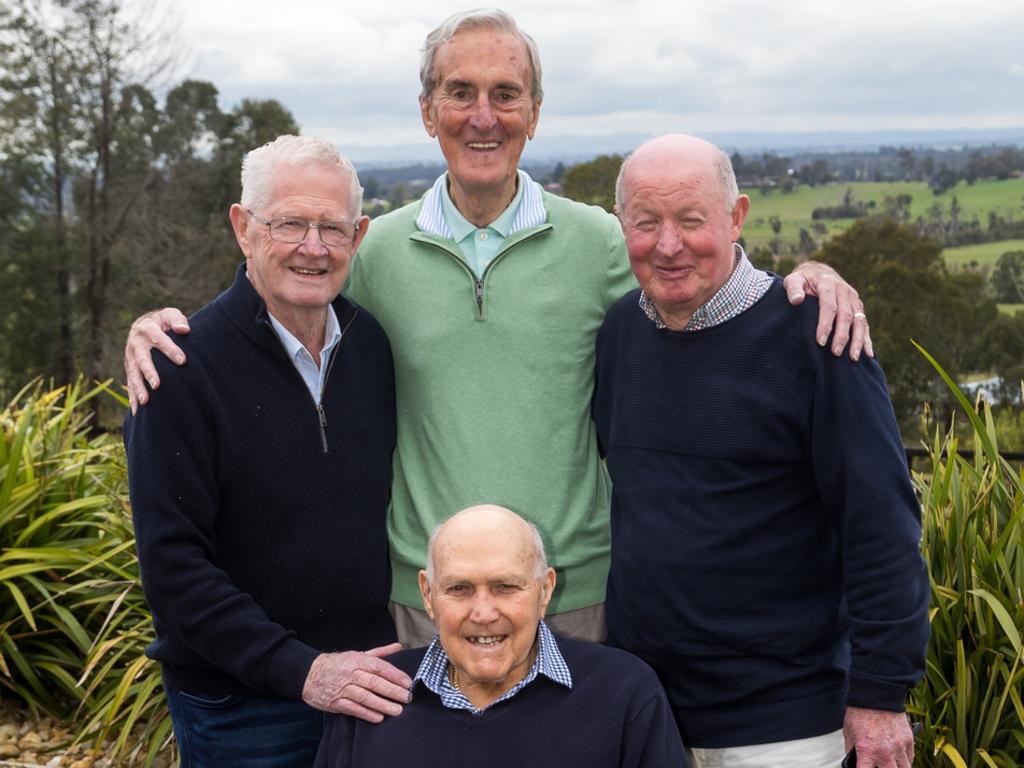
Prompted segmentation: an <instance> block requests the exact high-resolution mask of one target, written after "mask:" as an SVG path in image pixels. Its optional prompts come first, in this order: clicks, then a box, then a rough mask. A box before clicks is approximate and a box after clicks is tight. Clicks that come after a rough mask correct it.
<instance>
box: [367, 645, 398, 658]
mask: <svg viewBox="0 0 1024 768" xmlns="http://www.w3.org/2000/svg"><path fill="white" fill-rule="evenodd" d="M400 650H402V644H401V643H389V644H388V645H382V646H380V647H379V648H371V649H370V650H368V651H364V653H366V654H367V655H369V656H376V657H377V658H383V657H385V656H390V655H391V654H393V653H398V652H399V651H400Z"/></svg>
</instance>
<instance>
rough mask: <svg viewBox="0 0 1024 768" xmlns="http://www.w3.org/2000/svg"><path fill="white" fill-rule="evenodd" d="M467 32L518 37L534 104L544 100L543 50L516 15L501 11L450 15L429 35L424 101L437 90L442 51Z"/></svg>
mask: <svg viewBox="0 0 1024 768" xmlns="http://www.w3.org/2000/svg"><path fill="white" fill-rule="evenodd" d="M466 29H495V30H498V31H499V32H507V33H508V34H510V35H515V36H516V37H518V38H519V39H520V40H522V41H523V45H525V46H526V53H527V56H528V58H529V60H530V98H531V99H532V101H533V103H534V104H539V103H540V101H541V99H542V98H544V89H543V88H542V87H541V82H540V80H541V73H540V51H538V50H537V43H536V42H535V41H534V39H533V38H532V37H530V36H529V35H528V34H526V33H525V32H524V31H523V30H521V29H520V28H519V25H518V24H516V20H515V19H513V18H512V16H510V15H509V14H508V13H506V12H505V11H502V10H499V9H498V8H489V9H477V10H474V11H461V12H459V13H456V14H455V15H453V16H449V17H448V18H447V19H445V20H444V21H443V22H441V26H439V27H438V28H437V29H435V30H434V31H433V32H431V33H430V34H429V35H427V39H426V41H424V43H423V50H422V51H421V56H420V86H421V87H422V90H421V91H420V98H421V99H429V98H430V97H431V95H433V93H434V88H436V87H437V81H436V80H435V79H434V59H435V58H436V57H437V50H438V48H440V47H441V46H442V45H444V44H445V43H447V42H450V41H451V39H452V38H453V37H455V35H456V33H458V32H462V31H463V30H466Z"/></svg>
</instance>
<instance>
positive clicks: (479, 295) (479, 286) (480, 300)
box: [476, 280, 484, 309]
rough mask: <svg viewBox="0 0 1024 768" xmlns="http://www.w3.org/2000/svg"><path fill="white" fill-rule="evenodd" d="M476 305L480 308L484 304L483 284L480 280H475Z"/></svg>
mask: <svg viewBox="0 0 1024 768" xmlns="http://www.w3.org/2000/svg"><path fill="white" fill-rule="evenodd" d="M476 305H477V307H479V308H481V309H482V308H483V306H484V284H483V281H482V280H477V281H476Z"/></svg>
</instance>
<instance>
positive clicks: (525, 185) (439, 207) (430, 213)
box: [416, 170, 548, 240]
mask: <svg viewBox="0 0 1024 768" xmlns="http://www.w3.org/2000/svg"><path fill="white" fill-rule="evenodd" d="M516 173H518V174H519V189H521V190H522V191H523V194H522V198H520V196H519V193H518V192H517V193H516V196H515V197H514V198H513V199H512V202H511V203H510V204H509V206H510V207H511V206H513V205H516V204H517V201H518V205H519V210H517V211H516V214H515V218H513V219H512V224H511V226H509V228H508V232H507V233H506V236H508V235H511V234H513V233H515V232H518V231H519V230H521V229H529V228H530V227H539V226H540V225H541V224H543V223H544V222H545V221H547V220H548V212H547V210H546V209H545V208H544V190H543V189H541V186H540V184H538V183H537V182H535V181H534V180H533V179H531V178H530V175H529V174H528V173H526V171H521V170H517V171H516ZM447 184H448V173H447V172H445V173H442V174H441V175H440V176H439V177H438V178H437V181H435V182H434V186H432V187H431V188H430V189H428V190H427V193H426V194H425V195H423V204H422V205H421V206H420V213H419V216H417V217H416V226H417V227H418V228H419V229H420V231H421V232H427V233H428V234H431V235H439V236H440V237H447V238H448V239H450V240H451V239H454V238H453V237H452V230H451V227H449V226H448V220H447V219H446V218H445V215H444V190H445V189H446V188H447ZM505 210H506V212H507V211H508V208H506V209H505ZM502 215H504V214H502ZM498 218H499V219H500V218H501V216H499V217H498Z"/></svg>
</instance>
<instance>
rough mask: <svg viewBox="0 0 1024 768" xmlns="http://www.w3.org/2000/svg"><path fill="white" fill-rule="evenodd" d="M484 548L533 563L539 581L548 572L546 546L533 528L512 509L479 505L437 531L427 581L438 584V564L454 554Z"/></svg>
mask: <svg viewBox="0 0 1024 768" xmlns="http://www.w3.org/2000/svg"><path fill="white" fill-rule="evenodd" d="M481 545H488V546H494V547H497V548H502V549H506V550H508V551H509V552H514V553H516V557H517V558H519V559H522V560H524V561H526V560H529V561H531V564H530V570H531V571H532V572H533V573H534V574H535V575H536V576H537V578H538V579H540V578H543V577H544V574H545V572H546V571H547V567H548V562H547V556H546V555H545V553H544V542H543V541H542V540H541V537H540V533H539V532H538V531H537V528H536V527H535V526H534V525H533V524H531V523H528V522H527V521H526V520H524V519H523V518H521V517H520V516H519V515H517V514H516V513H515V512H513V511H512V510H511V509H507V508H505V507H499V506H498V505H496V504H478V505H476V506H473V507H467V508H466V509H463V510H461V511H459V512H456V513H455V514H454V515H452V516H451V517H449V518H448V519H447V520H445V521H444V522H443V523H441V524H440V525H438V526H437V528H435V529H434V532H433V533H432V534H431V535H430V541H429V543H428V544H427V580H428V581H430V582H434V581H435V579H436V577H437V565H438V563H439V562H442V561H443V560H445V558H446V556H447V555H449V554H451V553H452V552H453V551H454V550H460V549H465V548H467V547H479V546H481Z"/></svg>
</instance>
